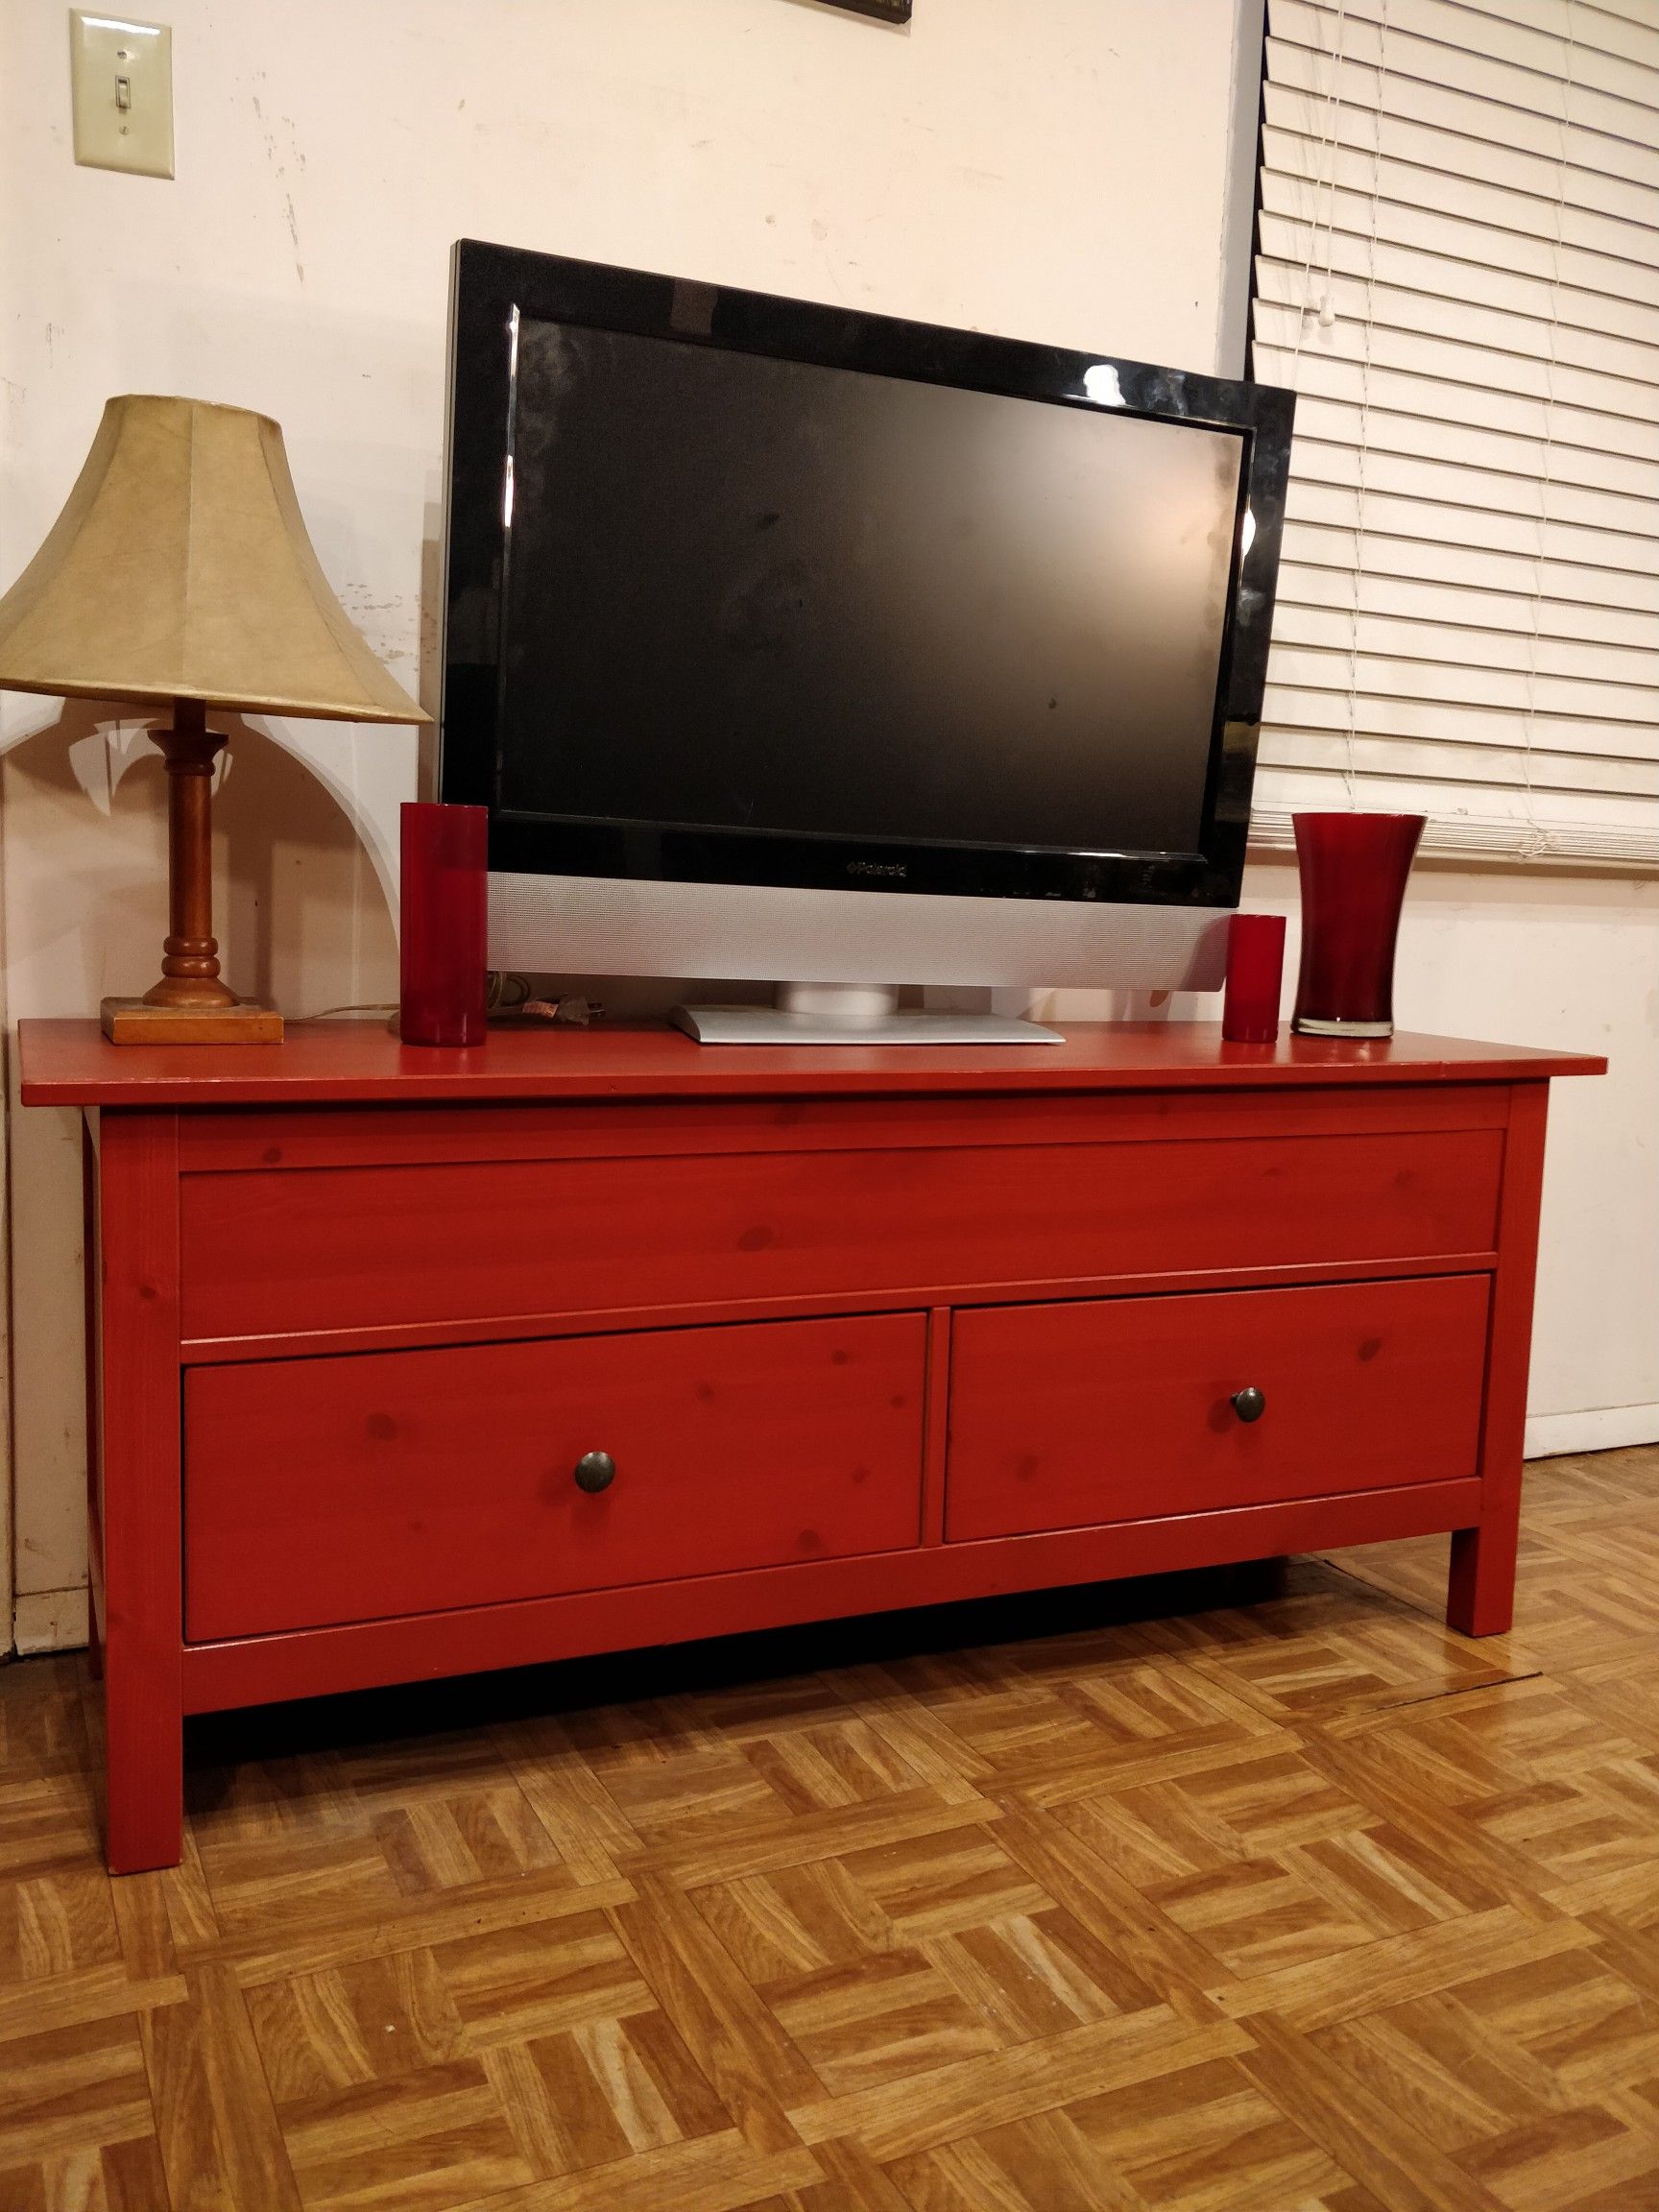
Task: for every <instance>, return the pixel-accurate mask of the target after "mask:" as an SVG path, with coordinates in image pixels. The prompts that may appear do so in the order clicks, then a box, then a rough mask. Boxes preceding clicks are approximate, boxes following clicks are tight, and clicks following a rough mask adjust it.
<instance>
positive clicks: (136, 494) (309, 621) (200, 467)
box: [0, 394, 430, 1045]
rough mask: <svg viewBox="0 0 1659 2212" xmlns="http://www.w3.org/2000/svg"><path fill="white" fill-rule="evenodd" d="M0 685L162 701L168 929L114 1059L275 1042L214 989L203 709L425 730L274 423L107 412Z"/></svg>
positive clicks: (11, 603) (139, 407)
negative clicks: (341, 580)
mask: <svg viewBox="0 0 1659 2212" xmlns="http://www.w3.org/2000/svg"><path fill="white" fill-rule="evenodd" d="M0 686H3V687H5V688H8V689H11V690H15V691H49V692H55V693H58V694H60V695H61V696H63V697H65V698H78V699H119V700H131V701H134V702H137V703H139V704H142V705H146V706H154V707H168V708H171V709H172V716H173V723H172V728H171V729H168V730H157V731H156V733H155V735H156V744H157V745H158V746H159V748H160V751H161V757H162V758H163V759H164V760H165V762H166V764H167V847H168V874H169V885H170V888H169V895H168V934H167V940H166V943H165V945H164V947H163V949H162V960H161V978H160V981H159V982H157V983H156V984H154V985H153V986H152V987H151V989H150V990H148V991H147V992H146V993H145V994H144V996H143V998H106V999H105V1001H104V1006H103V1022H104V1034H105V1035H106V1036H107V1037H109V1038H111V1039H112V1040H113V1041H114V1042H115V1043H116V1044H117V1045H135V1044H147V1045H227V1044H259V1045H264V1044H276V1043H277V1042H278V1041H279V1040H280V1038H281V1035H282V1017H281V1015H280V1014H277V1013H276V1012H274V1011H273V1010H272V1009H271V1008H270V1007H266V1006H255V1005H252V1004H250V1003H249V1002H248V1001H247V1000H245V999H240V998H237V997H236V996H235V994H234V993H233V992H232V991H230V990H229V989H228V987H227V986H226V985H225V984H224V983H223V982H221V981H220V979H219V949H218V945H217V943H216V942H215V939H214V936H213V852H212V816H211V805H212V799H211V794H212V783H213V766H214V761H215V760H216V758H217V757H218V755H219V753H220V751H221V750H222V749H223V747H224V744H225V738H224V736H223V735H222V734H220V733H218V732H216V731H212V730H209V729H208V727H207V714H208V710H209V709H211V708H223V709H229V710H230V711H232V712H237V713H247V714H294V715H301V716H309V717H317V718H320V719H324V720H332V721H341V722H425V721H428V720H429V719H430V717H429V716H428V715H426V714H424V713H422V712H421V709H420V708H419V707H418V706H417V705H416V703H415V701H414V700H413V699H411V698H410V696H409V694H408V693H407V692H406V691H405V690H404V689H403V687H402V685H400V684H398V683H397V682H396V681H395V680H394V679H393V678H392V677H391V676H390V675H389V674H388V673H387V671H386V670H385V669H384V668H383V667H382V666H381V665H380V663H379V661H377V660H376V659H375V658H374V656H373V653H371V651H370V650H369V647H368V646H367V645H366V644H365V643H364V641H363V639H362V637H359V635H358V633H357V631H356V630H355V629H354V628H353V627H352V625H351V623H350V621H349V619H348V617H347V615H346V613H345V610H344V609H343V608H342V607H341V605H340V603H339V601H338V600H337V599H336V598H335V596H334V594H333V592H332V591H331V590H330V589H328V582H327V579H326V577H325V575H324V573H323V569H322V565H321V564H320V563H319V561H318V559H317V555H316V553H315V551H314V550H313V549H312V544H311V541H310V539H309V538H308V537H307V536H306V532H305V524H304V521H303V520H302V518H301V514H300V503H299V501H298V499H297V498H296V497H295V493H294V480H293V478H292V477H291V476H290V474H289V472H288V457H287V455H286V453H285V452H284V451H283V448H282V432H281V430H280V428H279V427H278V425H277V424H276V423H275V422H273V421H272V420H271V419H270V417H269V416H268V415H255V414H252V413H251V412H250V411H249V410H248V409H247V408H245V407H218V406H213V405H211V404H209V402H207V401H206V400H203V399H170V398H158V397H150V396H148V395H143V394H128V395H126V396H125V397H121V398H117V399H111V400H110V401H109V402H108V405H107V406H106V407H105V409H104V420H103V421H102V422H101V423H100V424H99V426H98V435H97V437H96V438H95V439H94V440H93V442H92V450H91V452H90V453H89V454H88V455H87V457H86V464H85V467H84V469H82V471H81V474H80V476H79V478H78V479H77V480H76V484H75V488H74V490H73V491H72V492H71V493H70V494H69V497H68V500H67V501H66V503H65V505H64V508H63V512H62V514H61V515H60V516H59V517H58V520H57V522H56V524H55V525H54V526H53V529H52V532H51V534H50V536H49V537H48V538H47V540H46V541H45V543H44V544H43V545H42V546H41V548H40V550H39V552H38V553H36V556H35V558H34V560H33V561H32V562H31V563H30V564H29V566H28V567H27V568H26V569H25V570H24V571H23V573H22V575H21V576H20V577H19V578H18V579H17V581H16V583H15V584H13V585H12V589H11V590H10V591H9V592H8V593H7V594H6V596H5V598H4V599H0Z"/></svg>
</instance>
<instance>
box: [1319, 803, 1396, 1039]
mask: <svg viewBox="0 0 1659 2212" xmlns="http://www.w3.org/2000/svg"><path fill="white" fill-rule="evenodd" d="M1291 819H1292V822H1293V825H1294V828H1295V830H1296V865H1297V867H1298V869H1299V870H1300V872H1301V878H1302V968H1301V973H1300V974H1298V976H1297V978H1296V1014H1295V1020H1294V1023H1293V1026H1294V1027H1296V1028H1297V1029H1299V1030H1302V1031H1305V1032H1306V1033H1308V1034H1310V1035H1311V1036H1315V1037H1392V1036H1393V1034H1394V941H1395V939H1396V937H1397V936H1398V935H1399V931H1400V909H1401V906H1402V905H1403V904H1404V902H1405V898H1406V878H1407V875H1408V874H1409V873H1410V868H1411V862H1412V859H1413V858H1414V856H1415V854H1416V852H1417V840H1418V839H1419V838H1420V837H1421V836H1422V834H1423V830H1424V828H1425V825H1426V823H1427V821H1428V817H1427V816H1426V815H1423V814H1297V815H1293V816H1292V817H1291Z"/></svg>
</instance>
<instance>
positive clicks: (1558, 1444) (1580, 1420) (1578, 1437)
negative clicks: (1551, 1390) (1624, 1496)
mask: <svg viewBox="0 0 1659 2212" xmlns="http://www.w3.org/2000/svg"><path fill="white" fill-rule="evenodd" d="M1629 1444H1659V1406H1592V1407H1588V1408H1587V1409H1586V1410H1585V1411H1584V1412H1582V1413H1535V1414H1534V1415H1533V1417H1532V1419H1531V1420H1530V1421H1528V1422H1527V1458H1528V1459H1554V1458H1559V1457H1560V1455H1562V1454H1563V1453H1565V1452H1617V1451H1619V1450H1620V1449H1621V1448H1622V1447H1623V1446H1625V1445H1629Z"/></svg>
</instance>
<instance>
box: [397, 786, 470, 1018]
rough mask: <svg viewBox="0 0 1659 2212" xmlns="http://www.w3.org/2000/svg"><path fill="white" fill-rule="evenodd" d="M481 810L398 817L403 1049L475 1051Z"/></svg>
mask: <svg viewBox="0 0 1659 2212" xmlns="http://www.w3.org/2000/svg"><path fill="white" fill-rule="evenodd" d="M489 821H490V812H489V808H488V807H485V806H441V805H416V804H414V803H411V804H410V805H406V806H405V807H404V808H403V815H402V869H403V874H402V892H401V900H400V903H401V909H402V940H401V954H400V967H401V992H400V1001H401V1002H400V1005H399V1008H398V1021H397V1033H398V1035H399V1036H400V1037H401V1038H402V1040H403V1042H404V1044H405V1045H448V1046H464V1045H482V1044H483V1042H484V1009H485V995H486V980H485V954H484V905H485V871H486V867H487V846H486V833H487V830H488V826H489Z"/></svg>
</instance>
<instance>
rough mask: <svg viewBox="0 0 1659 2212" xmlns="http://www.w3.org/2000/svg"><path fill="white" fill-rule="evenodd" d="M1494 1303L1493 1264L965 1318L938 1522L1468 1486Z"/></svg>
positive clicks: (1089, 1520) (989, 1531) (1043, 1518)
mask: <svg viewBox="0 0 1659 2212" xmlns="http://www.w3.org/2000/svg"><path fill="white" fill-rule="evenodd" d="M1486 1304H1487V1278H1486V1277H1485V1276H1483V1275H1447V1276H1440V1277H1436V1278H1430V1279H1426V1280H1423V1281H1419V1282H1394V1283H1353V1284H1343V1285H1339V1286H1330V1285H1328V1286H1322V1287H1310V1288H1306V1289H1296V1290H1233V1291H1219V1292H1214V1293H1206V1294H1205V1295H1203V1296H1197V1297H1170V1298H1121V1299H1107V1300H1099V1301H1095V1302H1093V1303H1078V1304H1068V1305H1056V1306H1013V1307H997V1308H981V1309H978V1310H974V1311H972V1312H965V1313H959V1314H958V1315H957V1317H956V1321H955V1326H954V1329H953V1331H952V1337H951V1373H950V1457H949V1472H948V1478H947V1480H948V1490H947V1509H946V1534H947V1536H948V1537H950V1538H953V1539H956V1540H961V1539H964V1538H973V1537H980V1536H1010V1535H1020V1534H1023V1533H1025V1532H1026V1531H1028V1530H1031V1529H1039V1528H1075V1527H1087V1526H1089V1525H1091V1524H1094V1523H1099V1522H1110V1521H1145V1520H1153V1519H1157V1518H1158V1517H1160V1516H1162V1515H1165V1514H1174V1513H1203V1512H1211V1511H1214V1510H1215V1509H1216V1508H1218V1507H1222V1506H1228V1505H1260V1504H1267V1503H1273V1502H1275V1501H1278V1500H1283V1499H1291V1498H1316V1497H1324V1496H1328V1495H1334V1494H1336V1493H1339V1492H1343V1491H1354V1490H1370V1489H1381V1488H1384V1487H1387V1486H1389V1485H1391V1484H1396V1483H1409V1482H1442V1481H1456V1480H1460V1479H1466V1478H1468V1477H1469V1476H1472V1475H1474V1474H1475V1473H1476V1472H1477V1455H1478V1451H1479V1437H1480V1396H1481V1383H1482V1379H1483V1376H1484V1372H1485V1361H1486ZM1250 1388H1254V1389H1258V1390H1260V1391H1261V1392H1262V1397H1263V1398H1264V1400H1265V1409H1264V1410H1263V1411H1262V1414H1261V1415H1260V1417H1259V1418H1258V1419H1256V1420H1254V1421H1244V1420H1241V1419H1240V1418H1239V1416H1238V1412H1237V1411H1236V1410H1235V1408H1234V1407H1233V1404H1232V1400H1233V1396H1234V1394H1235V1393H1236V1392H1238V1391H1240V1390H1245V1389H1250Z"/></svg>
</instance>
